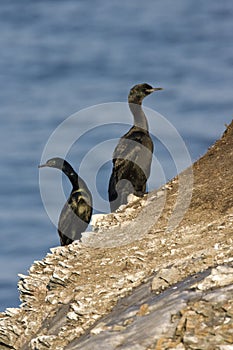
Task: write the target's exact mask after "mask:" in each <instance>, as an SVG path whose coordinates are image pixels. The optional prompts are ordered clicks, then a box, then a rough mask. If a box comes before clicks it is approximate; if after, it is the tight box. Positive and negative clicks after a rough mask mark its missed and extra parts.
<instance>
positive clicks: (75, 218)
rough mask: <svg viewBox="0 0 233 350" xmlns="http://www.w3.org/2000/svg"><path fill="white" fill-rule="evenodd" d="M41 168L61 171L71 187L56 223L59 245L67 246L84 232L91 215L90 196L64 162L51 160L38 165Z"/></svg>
mask: <svg viewBox="0 0 233 350" xmlns="http://www.w3.org/2000/svg"><path fill="white" fill-rule="evenodd" d="M42 167H50V168H56V169H60V170H62V171H63V173H64V174H66V176H68V178H69V179H70V182H71V184H72V186H73V188H72V191H71V193H70V197H69V199H68V200H67V202H66V204H65V205H64V207H63V209H62V211H61V214H60V218H59V222H58V234H59V236H60V242H61V245H62V246H64V245H68V244H70V243H72V242H73V241H74V240H76V239H79V238H80V236H81V235H80V234H81V233H82V232H83V231H85V230H86V228H87V226H88V224H89V222H90V219H91V215H92V196H91V193H90V191H89V189H88V188H87V185H86V184H85V182H84V181H83V180H82V179H81V178H80V177H79V176H78V174H77V173H76V172H75V171H74V169H73V168H72V166H71V165H70V164H69V163H68V162H67V161H66V160H64V159H62V158H52V159H49V160H48V161H47V162H46V163H45V164H43V165H39V168H42ZM74 214H75V215H74Z"/></svg>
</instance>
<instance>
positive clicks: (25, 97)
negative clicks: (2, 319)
mask: <svg viewBox="0 0 233 350" xmlns="http://www.w3.org/2000/svg"><path fill="white" fill-rule="evenodd" d="M232 16H233V3H232V1H231V0H223V1H212V0H206V1H200V0H176V1H173V0H164V1H160V2H158V1H154V0H148V1H146V2H142V1H139V0H134V1H133V2H132V1H124V2H119V1H116V0H112V1H107V0H99V1H97V0H92V1H90V0H86V1H75V0H67V1H52V0H46V1H45V0H37V1H35V2H32V1H29V0H22V1H18V0H12V1H8V2H1V5H0V33H1V35H0V91H1V93H0V115H1V137H0V142H1V147H0V160H1V171H0V194H1V196H0V218H1V246H0V266H1V270H0V307H1V310H4V309H5V308H6V307H13V306H18V305H19V299H18V291H17V281H18V277H17V274H18V273H27V270H28V268H29V267H30V265H31V264H32V262H33V261H34V260H39V259H42V258H43V257H44V256H45V254H46V253H47V252H48V251H49V248H50V247H53V246H56V245H58V244H59V241H58V236H57V233H56V227H55V226H54V224H53V223H52V222H51V221H50V219H49V217H48V216H47V214H46V211H45V209H44V206H43V204H42V201H41V197H40V186H39V172H38V168H37V165H38V164H39V163H40V161H41V156H42V152H43V149H44V147H45V145H46V142H47V140H48V139H49V137H50V135H51V134H52V132H53V131H54V130H55V129H56V128H57V127H58V126H59V125H60V124H61V123H62V122H63V121H64V120H66V118H67V117H68V116H70V115H72V114H74V113H76V112H78V111H80V110H82V109H84V108H88V107H91V106H94V105H99V104H103V103H109V102H126V101H127V95H128V92H129V89H130V88H131V87H132V86H133V85H135V84H137V83H139V82H140V83H141V82H147V83H149V84H151V85H154V86H161V87H163V88H164V91H161V92H157V93H155V94H153V95H151V96H150V97H148V98H147V99H146V100H145V101H144V106H146V107H148V108H150V109H153V110H156V111H157V112H159V113H160V114H161V115H162V116H163V117H164V118H166V119H167V120H168V121H169V122H170V123H171V124H172V125H173V126H174V127H175V128H176V129H177V131H178V133H179V134H180V135H181V137H182V138H183V140H184V141H185V143H186V146H187V149H188V151H189V153H190V156H191V159H192V161H195V160H196V159H197V158H198V157H199V156H201V155H203V154H204V153H205V151H206V150H207V148H208V147H209V146H210V145H211V144H212V143H213V142H214V141H215V140H216V139H217V138H218V137H219V136H220V135H221V133H222V132H223V130H224V128H225V126H224V124H226V123H229V122H230V121H231V119H232V107H233V99H232V95H233V84H232V81H233V69H232V68H233V39H232V33H233V21H232ZM114 106H115V104H114ZM108 107H109V105H104V106H101V108H99V107H98V106H97V107H92V108H91V109H90V110H89V113H87V114H85V113H84V116H87V117H83V115H82V116H81V117H80V118H81V119H77V123H76V124H75V125H74V128H72V130H73V131H74V130H77V135H78V134H79V132H80V130H82V133H84V135H83V134H82V135H81V136H80V138H79V140H77V142H75V143H74V144H73V145H72V147H70V150H69V152H68V154H67V159H68V160H69V161H70V162H71V163H72V165H73V166H74V167H75V169H77V170H78V169H79V166H80V164H81V163H82V160H83V159H84V158H85V155H86V154H87V153H88V152H91V153H90V157H88V158H87V160H88V161H87V160H86V161H85V162H84V161H83V162H84V170H83V174H84V176H85V172H86V175H88V176H86V177H88V178H92V179H93V182H95V183H96V186H97V190H98V195H99V196H100V198H102V201H103V202H104V201H105V200H106V198H107V183H108V179H109V175H110V171H111V164H110V161H109V155H111V153H112V151H113V149H114V145H115V144H116V142H117V140H116V138H118V137H120V136H121V135H123V133H124V132H126V131H127V130H128V129H129V124H130V123H131V122H132V118H131V116H130V114H129V113H128V112H125V111H127V108H126V109H125V110H124V108H123V109H122V110H121V109H118V108H119V106H118V107H117V109H115V107H114V108H113V109H112V105H111V108H108ZM118 112H119V113H123V114H124V113H126V114H125V123H123V122H122V115H123V114H121V115H119V119H118V116H117V113H118ZM148 119H149V124H150V129H151V130H155V132H153V135H154V134H155V135H154V136H155V137H154V144H155V157H156V161H157V163H158V164H160V169H162V170H163V171H162V173H163V175H162V176H158V177H157V175H156V173H154V172H152V175H151V179H150V182H149V190H152V189H153V188H156V187H158V186H160V185H161V184H162V183H164V182H165V181H166V180H168V179H170V178H172V177H173V176H174V175H176V172H177V169H176V164H174V159H171V158H172V157H171V155H170V152H169V151H168V150H167V149H166V145H164V144H162V142H160V140H159V135H157V134H156V130H159V125H158V123H159V118H154V119H153V117H150V118H149V116H148ZM123 120H124V119H123ZM79 123H80V124H79ZM156 123H157V124H156ZM93 125H94V126H93ZM76 128H77V129H76ZM69 132H70V133H71V131H69V129H68V135H67V133H66V135H64V137H63V134H61V137H60V138H59V142H58V144H57V148H56V147H55V148H54V149H53V151H54V156H59V155H61V153H62V150H64V147H65V145H66V144H67V138H68V141H69V135H71V134H69ZM166 132H167V134H166ZM163 133H164V134H165V136H166V135H167V138H169V137H170V136H171V135H170V134H169V130H166V128H165V129H163ZM171 137H172V136H171ZM65 138H66V140H65ZM108 140H113V141H111V142H106V141H108ZM99 145H101V147H100V146H99ZM95 147H96V148H95ZM174 147H175V143H174ZM55 153H56V154H55ZM88 154H89V153H88ZM180 157H181V158H182V156H180ZM96 164H97V165H98V171H97V170H96ZM155 169H156V166H155ZM44 174H45V175H43V176H44V178H45V180H44V181H45V182H46V184H47V188H48V192H49V196H50V198H51V202H52V203H53V208H54V216H55V217H56V216H58V215H59V211H60V206H61V205H62V203H59V200H60V199H59V200H57V199H56V194H57V193H56V191H57V187H56V186H57V185H56V179H57V178H58V176H60V174H59V172H58V171H56V170H52V169H49V170H44ZM90 174H91V175H90ZM210 176H211V174H210ZM63 184H64V187H65V193H66V195H67V194H68V192H69V190H70V185H69V183H68V182H67V180H66V179H63ZM95 201H96V208H95V209H96V211H98V209H100V208H98V200H96V199H95ZM56 203H57V205H56ZM107 210H108V209H107V204H106V209H105V211H106V212H107ZM99 211H101V210H99Z"/></svg>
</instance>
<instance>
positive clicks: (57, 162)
mask: <svg viewBox="0 0 233 350" xmlns="http://www.w3.org/2000/svg"><path fill="white" fill-rule="evenodd" d="M66 163H67V162H66V161H65V160H64V159H62V158H59V157H56V158H51V159H49V160H47V162H46V163H45V164H42V165H39V166H38V167H39V168H44V167H50V168H56V169H60V170H63V169H64V167H65V166H66Z"/></svg>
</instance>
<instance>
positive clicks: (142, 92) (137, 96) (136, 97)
mask: <svg viewBox="0 0 233 350" xmlns="http://www.w3.org/2000/svg"><path fill="white" fill-rule="evenodd" d="M158 90H163V89H162V88H153V87H152V86H150V85H149V84H146V83H144V84H138V85H135V86H133V87H132V89H131V90H130V92H129V96H128V101H129V103H135V104H141V103H142V100H143V99H144V97H146V96H148V95H150V94H151V93H152V92H154V91H158Z"/></svg>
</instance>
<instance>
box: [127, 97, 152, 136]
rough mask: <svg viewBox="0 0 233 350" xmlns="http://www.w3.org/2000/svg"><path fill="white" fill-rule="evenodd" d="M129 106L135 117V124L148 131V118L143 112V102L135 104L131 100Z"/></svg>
mask: <svg viewBox="0 0 233 350" xmlns="http://www.w3.org/2000/svg"><path fill="white" fill-rule="evenodd" d="M129 108H130V110H131V112H132V114H133V117H134V126H137V127H139V128H141V129H144V130H146V131H148V122H147V119H146V115H145V113H144V112H143V109H142V104H141V103H140V104H135V103H130V102H129Z"/></svg>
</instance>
